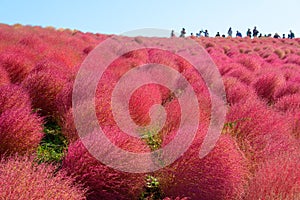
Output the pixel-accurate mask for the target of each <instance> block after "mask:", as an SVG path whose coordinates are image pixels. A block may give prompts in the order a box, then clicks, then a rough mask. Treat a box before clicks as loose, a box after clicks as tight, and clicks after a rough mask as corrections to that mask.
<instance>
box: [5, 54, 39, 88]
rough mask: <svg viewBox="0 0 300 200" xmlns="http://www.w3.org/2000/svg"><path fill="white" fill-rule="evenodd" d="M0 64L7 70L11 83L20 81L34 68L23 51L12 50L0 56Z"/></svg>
mask: <svg viewBox="0 0 300 200" xmlns="http://www.w3.org/2000/svg"><path fill="white" fill-rule="evenodd" d="M0 66H1V67H3V68H4V69H5V70H6V71H7V72H8V74H9V77H10V80H11V82H12V83H20V82H22V81H23V80H24V79H25V78H26V76H27V75H28V74H29V73H30V71H31V70H32V69H33V68H34V63H33V62H32V61H31V60H30V58H28V57H27V55H26V54H25V53H20V52H17V51H16V52H13V51H12V52H7V53H5V54H2V55H1V56H0Z"/></svg>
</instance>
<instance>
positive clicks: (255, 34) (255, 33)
mask: <svg viewBox="0 0 300 200" xmlns="http://www.w3.org/2000/svg"><path fill="white" fill-rule="evenodd" d="M185 35H186V30H185V28H182V30H181V32H180V35H179V37H183V38H184V37H185ZM227 35H228V37H233V31H232V28H231V27H230V28H229V30H228V32H227ZM190 36H191V37H202V36H204V37H209V33H208V31H207V30H205V31H203V30H201V31H199V33H196V36H194V34H193V33H191V35H190ZM221 36H222V37H226V36H225V35H224V34H223V35H221V34H220V32H217V34H216V36H215V37H221ZM235 36H236V37H243V35H242V33H241V32H239V31H238V30H237V31H236V35H235ZM246 36H247V37H250V38H252V37H253V38H257V37H258V38H261V37H272V34H268V35H266V34H265V35H264V36H263V35H262V33H259V31H258V30H257V28H256V26H255V27H254V28H253V30H252V31H251V29H250V28H248V30H247V32H246ZM171 37H176V35H175V32H174V30H172V32H171ZM273 37H274V38H283V39H285V38H286V35H285V34H283V35H282V37H280V35H279V34H278V33H275V34H274V36H273ZM288 38H289V39H294V38H295V34H294V33H293V32H292V30H290V32H289V34H288Z"/></svg>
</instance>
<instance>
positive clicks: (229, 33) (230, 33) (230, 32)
mask: <svg viewBox="0 0 300 200" xmlns="http://www.w3.org/2000/svg"><path fill="white" fill-rule="evenodd" d="M227 33H228V36H229V37H232V29H231V27H230V28H229V30H228V32H227Z"/></svg>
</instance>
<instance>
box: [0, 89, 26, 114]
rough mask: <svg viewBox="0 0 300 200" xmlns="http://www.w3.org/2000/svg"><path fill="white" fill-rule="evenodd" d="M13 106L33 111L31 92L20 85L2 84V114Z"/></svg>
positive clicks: (0, 111) (0, 99) (0, 95)
mask: <svg viewBox="0 0 300 200" xmlns="http://www.w3.org/2000/svg"><path fill="white" fill-rule="evenodd" d="M11 108H23V109H26V110H28V112H31V100H30V97H29V94H28V92H27V91H25V90H24V89H23V88H22V87H20V86H18V85H13V84H9V85H5V86H2V87H1V86H0V114H1V113H2V112H4V111H5V110H8V109H11Z"/></svg>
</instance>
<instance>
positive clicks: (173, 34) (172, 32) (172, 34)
mask: <svg viewBox="0 0 300 200" xmlns="http://www.w3.org/2000/svg"><path fill="white" fill-rule="evenodd" d="M175 36H176V35H175V32H174V30H172V31H171V38H172V37H175Z"/></svg>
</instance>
